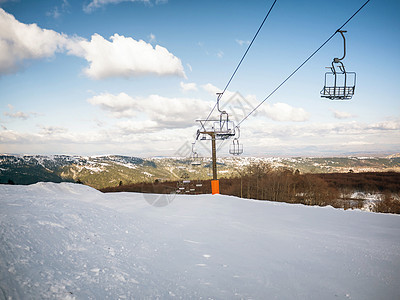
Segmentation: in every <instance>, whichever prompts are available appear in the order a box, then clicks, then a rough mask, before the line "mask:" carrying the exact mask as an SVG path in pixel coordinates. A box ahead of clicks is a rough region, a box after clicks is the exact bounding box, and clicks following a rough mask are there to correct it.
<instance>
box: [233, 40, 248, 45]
mask: <svg viewBox="0 0 400 300" xmlns="http://www.w3.org/2000/svg"><path fill="white" fill-rule="evenodd" d="M235 41H236V43H238V44H239V45H240V46H243V45H244V44H247V45H249V44H250V41H243V40H239V39H236V40H235Z"/></svg>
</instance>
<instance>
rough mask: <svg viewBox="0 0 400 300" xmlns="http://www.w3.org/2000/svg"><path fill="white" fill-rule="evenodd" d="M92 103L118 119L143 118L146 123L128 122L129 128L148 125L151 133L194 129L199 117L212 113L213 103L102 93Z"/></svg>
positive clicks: (133, 129) (142, 121) (189, 99)
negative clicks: (153, 131) (171, 129)
mask: <svg viewBox="0 0 400 300" xmlns="http://www.w3.org/2000/svg"><path fill="white" fill-rule="evenodd" d="M88 102H89V103H90V104H92V105H95V106H98V107H100V108H101V109H102V110H104V111H106V112H109V113H111V115H112V116H113V117H114V118H117V119H121V118H134V117H138V116H139V115H140V117H141V118H142V119H144V118H145V119H144V120H139V118H137V119H136V120H135V121H134V122H133V121H129V122H124V124H125V128H126V126H127V125H130V126H131V128H132V131H136V130H137V128H141V127H142V125H141V124H144V123H146V122H147V123H146V124H147V125H149V126H148V128H151V130H162V129H166V128H187V127H192V126H193V125H195V120H196V119H197V118H198V117H199V115H198V114H199V112H203V111H207V110H208V109H209V103H207V102H204V101H202V100H199V99H191V98H167V97H162V96H159V95H150V96H148V97H143V98H141V97H136V98H134V97H131V96H129V95H127V94H126V93H119V94H117V95H114V94H110V93H102V94H99V95H96V96H94V97H92V98H90V99H88ZM139 124H140V125H139Z"/></svg>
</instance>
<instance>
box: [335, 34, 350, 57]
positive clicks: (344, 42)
mask: <svg viewBox="0 0 400 300" xmlns="http://www.w3.org/2000/svg"><path fill="white" fill-rule="evenodd" d="M336 32H339V33H340V34H341V36H342V38H343V56H342V57H341V58H337V57H335V58H334V59H333V61H334V62H335V63H338V62H340V61H341V60H343V59H344V58H345V57H346V38H345V37H344V34H343V33H344V32H347V30H337V31H336Z"/></svg>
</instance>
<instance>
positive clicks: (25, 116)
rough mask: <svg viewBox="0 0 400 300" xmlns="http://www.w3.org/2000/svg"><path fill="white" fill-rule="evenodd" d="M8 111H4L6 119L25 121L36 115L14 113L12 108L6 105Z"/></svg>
mask: <svg viewBox="0 0 400 300" xmlns="http://www.w3.org/2000/svg"><path fill="white" fill-rule="evenodd" d="M7 106H8V108H9V109H10V111H9V112H8V111H6V112H4V113H3V115H5V116H6V117H9V118H13V119H21V120H27V119H28V118H29V117H31V116H37V115H38V114H37V113H34V112H30V113H24V112H22V111H16V112H14V106H12V105H11V104H8V105H7Z"/></svg>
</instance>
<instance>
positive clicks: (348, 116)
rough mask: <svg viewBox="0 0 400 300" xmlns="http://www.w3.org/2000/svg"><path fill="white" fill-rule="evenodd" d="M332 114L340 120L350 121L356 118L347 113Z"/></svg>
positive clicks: (337, 112) (335, 111)
mask: <svg viewBox="0 0 400 300" xmlns="http://www.w3.org/2000/svg"><path fill="white" fill-rule="evenodd" d="M332 112H333V116H334V117H335V118H336V119H339V120H343V119H350V118H352V117H354V116H353V115H352V114H350V113H348V112H345V111H338V110H332Z"/></svg>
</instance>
